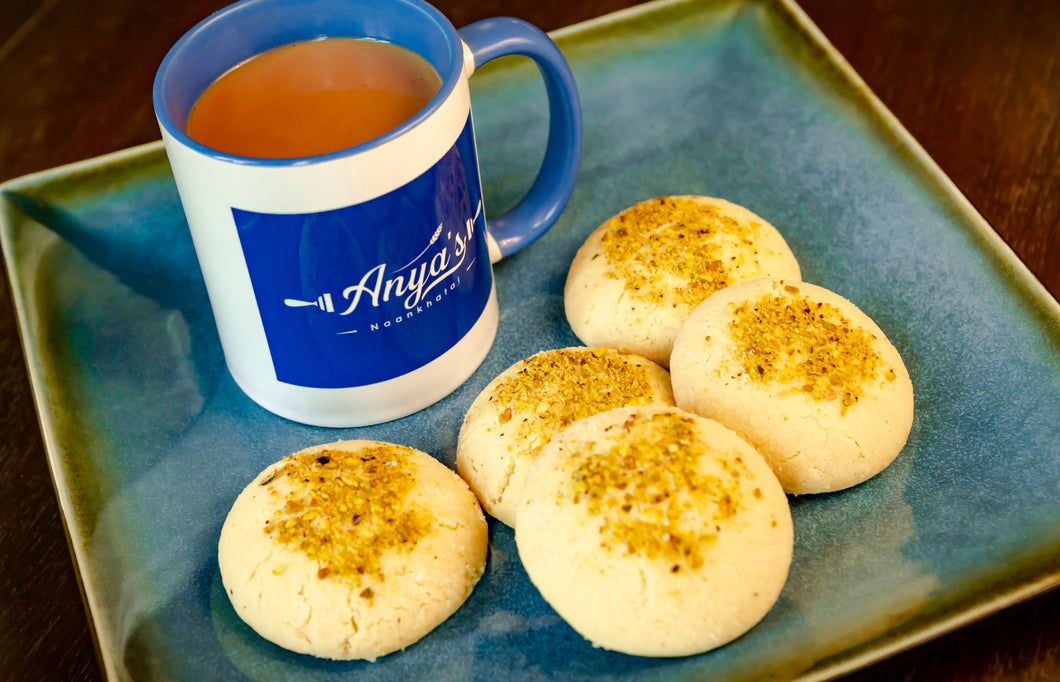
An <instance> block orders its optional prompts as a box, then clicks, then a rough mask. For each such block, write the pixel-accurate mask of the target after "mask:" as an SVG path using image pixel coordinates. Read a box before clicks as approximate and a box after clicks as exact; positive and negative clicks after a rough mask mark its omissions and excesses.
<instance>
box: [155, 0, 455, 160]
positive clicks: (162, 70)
mask: <svg viewBox="0 0 1060 682" xmlns="http://www.w3.org/2000/svg"><path fill="white" fill-rule="evenodd" d="M370 2H371V4H372V10H373V14H374V15H375V16H374V18H378V16H379V15H380V14H381V13H382V12H392V13H395V14H396V13H398V12H404V13H406V14H409V16H412V14H410V12H412V13H419V14H420V15H421V16H422V17H423V20H424V22H425V23H431V24H433V25H434V26H435V28H437V29H439V30H440V35H441V38H442V40H443V41H444V43H445V46H446V49H447V56H448V57H449V63H448V65H447V68H445V69H444V73H443V69H442V68H440V67H439V64H437V63H436V62H435V61H434V60H432V59H430V58H429V57H428V56H427V55H424V54H423V50H421V49H417V46H416V45H409V44H405V42H396V41H395V42H396V44H399V45H401V46H402V47H406V48H408V49H411V50H413V51H415V52H417V53H418V54H420V55H421V56H423V57H425V58H426V59H428V61H429V62H431V64H432V66H434V68H435V69H436V70H437V71H438V72H439V76H441V79H442V86H441V88H440V89H439V91H438V93H436V94H435V96H434V97H433V98H432V99H431V100H430V102H428V103H427V105H426V106H424V108H423V109H421V110H420V111H419V112H418V113H417V114H416V115H415V116H413V117H412V118H410V119H409V120H407V121H405V122H404V123H402V124H401V125H399V126H397V127H395V128H392V129H391V130H389V131H387V132H386V133H384V134H383V135H380V136H379V137H376V138H373V139H371V140H368V141H366V142H363V143H361V144H358V145H354V146H352V147H346V148H344V149H340V150H338V151H334V152H328V153H326V154H317V155H313V156H302V157H293V158H261V157H251V156H240V155H237V154H230V153H228V152H222V151H220V150H217V149H214V148H212V147H208V146H206V145H204V144H202V143H200V142H197V141H196V140H194V139H192V138H191V137H190V136H189V135H188V134H187V132H185V130H184V126H182V125H180V124H178V123H177V121H176V120H174V118H173V116H172V114H171V111H172V108H173V107H175V106H176V104H175V103H173V102H172V101H171V100H172V97H171V93H170V92H169V90H168V89H167V88H168V86H169V85H170V82H169V79H170V78H173V77H174V75H173V72H172V69H173V68H174V67H173V64H174V62H176V61H178V60H179V59H180V58H181V57H183V56H185V52H186V51H187V50H193V49H195V48H196V46H199V45H201V44H202V43H203V41H207V42H208V41H209V40H210V37H211V36H216V35H217V34H218V33H220V32H222V31H223V30H224V29H225V28H226V27H230V26H231V23H232V22H233V21H234V19H233V15H236V14H238V13H240V12H248V11H253V10H254V9H258V8H259V6H260V8H261V9H263V10H267V8H277V7H291V6H298V7H299V8H300V9H301V10H302V11H307V10H306V7H305V5H306V4H307V3H305V2H304V0H301V1H299V0H240V2H236V3H234V4H232V5H229V6H227V7H224V8H222V9H220V10H218V11H217V12H215V13H213V14H211V15H210V16H209V17H206V18H205V19H203V20H202V21H200V22H199V23H197V24H196V25H195V26H193V27H192V28H191V29H190V30H188V31H187V32H186V33H185V34H184V35H183V36H181V37H180V39H179V40H177V42H176V43H174V45H173V47H171V48H170V49H169V51H168V52H167V53H166V56H165V57H164V58H163V59H162V62H161V64H160V65H159V67H158V71H157V73H156V75H155V80H154V85H153V88H152V100H153V105H154V110H155V116H156V117H157V119H158V122H159V125H160V126H161V127H162V128H163V129H164V130H165V132H166V133H168V134H169V135H170V136H171V137H172V138H174V139H175V140H176V141H178V142H179V143H180V144H182V145H184V146H185V147H188V148H189V149H192V150H194V151H196V152H198V153H199V154H202V155H204V156H207V157H210V158H213V159H216V160H219V161H225V162H229V163H234V164H239V165H246V166H263V167H285V166H299V165H309V164H315V163H321V162H324V161H331V160H335V159H340V158H345V157H350V156H355V155H357V154H361V153H363V152H365V151H368V150H370V149H374V148H377V147H381V146H383V145H385V144H387V143H388V142H390V141H392V140H394V139H396V138H398V137H400V136H402V135H404V134H405V133H406V132H408V131H409V130H411V129H412V128H415V127H416V126H418V125H419V124H420V123H422V122H423V121H424V120H426V119H427V118H429V117H430V116H431V115H433V114H434V112H436V111H437V110H438V109H439V108H440V107H441V106H442V104H443V103H444V102H445V101H446V100H448V99H449V97H450V96H451V95H452V93H453V91H454V90H455V89H456V87H457V84H458V83H459V81H460V78H461V76H462V74H463V69H464V55H463V42H462V40H461V39H460V36H459V34H458V33H457V31H456V29H455V28H454V27H453V25H452V23H450V21H449V20H448V19H447V18H446V17H445V15H444V14H442V13H441V12H440V11H439V10H438V9H436V8H435V7H433V6H432V5H430V4H428V3H426V2H421V1H420V0H386V2H385V3H383V2H380V1H379V0H370ZM340 3H341V4H344V5H345V4H350V3H349V1H348V0H339V1H338V2H335V0H321V2H320V3H318V4H329V5H338V4H340ZM366 4H367V3H366ZM380 8H382V10H380ZM377 32H378V31H377ZM325 37H357V38H370V39H381V36H378V35H364V34H363V33H361V34H360V35H354V34H352V33H351V32H349V31H337V32H334V33H320V32H315V33H313V32H307V33H306V34H305V36H304V37H301V38H297V39H296V40H311V39H315V38H325ZM290 42H294V41H291V40H280V41H277V42H275V44H273V45H270V46H269V47H266V48H264V49H262V50H259V51H257V52H254V53H252V54H249V55H247V56H246V57H245V58H244V59H248V58H250V57H252V56H254V55H255V54H260V53H261V52H263V51H264V50H265V49H270V47H279V46H280V45H284V44H289V43H290ZM238 63H239V61H236V62H235V63H232V64H226V65H225V66H224V67H223V68H221V69H220V71H219V72H218V73H217V76H219V75H220V74H221V73H224V72H225V71H227V70H228V69H230V68H232V67H234V66H236V64H238ZM215 77H216V76H215ZM210 82H212V79H211V80H210ZM208 84H209V83H207V85H208ZM201 94H202V89H200V90H199V92H198V93H197V94H196V95H195V98H194V99H197V98H198V96H199V95H201ZM189 111H190V108H189ZM186 115H187V114H186V113H185V116H186Z"/></svg>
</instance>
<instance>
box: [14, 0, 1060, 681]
mask: <svg viewBox="0 0 1060 682" xmlns="http://www.w3.org/2000/svg"><path fill="white" fill-rule="evenodd" d="M222 4H225V3H224V1H223V0H184V1H183V2H176V3H172V2H167V3H163V2H157V1H154V2H152V1H151V0H147V1H145V0H97V1H96V2H93V3H87V2H77V1H76V0H5V3H4V5H5V11H4V12H2V13H0V181H2V180H7V179H9V178H12V177H16V176H19V175H22V174H25V173H28V172H31V171H37V170H42V169H46V168H50V167H53V166H57V165H60V164H64V163H68V162H72V161H77V160H81V159H85V158H90V157H94V156H97V155H100V154H104V153H107V152H111V151H115V150H118V149H122V148H125V147H129V146H132V145H136V144H139V143H143V142H149V141H152V140H156V139H158V138H159V132H158V129H157V127H156V124H155V119H154V114H153V112H152V108H151V98H150V90H151V83H152V80H153V78H154V74H155V70H156V68H157V65H158V63H159V61H160V60H161V58H162V56H163V55H164V54H165V52H166V50H167V49H168V48H169V47H170V45H172V43H173V42H174V41H176V39H177V38H178V37H179V36H180V35H181V34H182V33H183V32H184V31H185V30H187V29H188V28H189V27H191V26H192V25H193V24H194V23H195V22H197V21H198V20H199V19H201V18H203V17H205V16H206V15H207V14H208V13H209V12H211V11H213V10H214V9H217V8H219V7H220V6H222ZM628 4H633V2H631V1H630V0H586V1H585V2H580V3H579V2H575V1H573V0H547V1H541V0H513V1H512V2H504V1H503V0H463V1H462V2H461V1H460V0H446V1H445V2H438V5H439V7H440V9H442V10H443V12H445V13H446V15H447V16H449V18H450V19H451V20H452V21H453V23H454V24H455V25H456V26H458V27H459V26H462V25H464V24H467V23H469V22H471V21H474V20H477V19H480V18H483V17H486V16H491V15H497V14H511V15H515V16H519V17H522V18H524V19H527V20H529V21H531V22H533V23H535V24H537V25H538V26H540V27H541V28H543V29H545V30H551V29H555V28H559V27H561V26H565V25H568V24H571V23H574V22H577V21H581V20H584V19H588V18H591V17H593V16H597V15H601V14H605V13H607V12H610V11H612V10H615V9H619V8H620V7H622V6H625V5H628ZM802 6H803V7H804V9H805V10H806V11H807V13H808V14H809V15H810V17H811V18H812V19H813V20H814V21H815V22H816V23H817V24H818V26H819V27H820V28H821V29H822V30H823V32H824V33H825V35H826V36H828V38H829V39H830V40H831V41H832V42H833V44H834V45H835V46H836V47H837V48H838V49H839V51H840V52H841V53H842V54H843V55H845V56H846V58H847V59H848V60H849V61H850V63H851V64H852V65H853V67H854V69H855V70H856V71H857V72H858V73H859V74H860V75H861V76H862V77H863V78H864V79H865V81H866V82H867V83H868V85H869V86H870V87H871V88H872V89H873V90H874V91H875V92H876V93H877V94H878V95H879V97H880V98H881V99H882V100H883V102H884V103H885V104H886V105H887V106H888V107H889V108H890V109H891V110H892V111H893V112H894V114H895V115H896V116H897V118H898V119H899V120H900V121H901V122H902V123H903V124H904V125H905V126H906V127H907V128H908V129H909V131H910V132H911V133H912V135H913V136H914V137H915V138H916V139H917V140H919V141H920V142H921V144H922V145H923V146H924V147H925V148H926V149H927V152H928V153H929V154H930V155H931V156H932V157H933V158H934V159H935V160H936V161H937V162H938V164H939V165H940V166H941V167H942V169H943V171H944V172H946V173H947V174H948V175H949V177H950V178H951V179H952V180H953V181H954V182H955V183H956V185H957V187H958V188H960V190H961V191H962V192H964V194H965V195H966V196H967V197H968V198H969V199H970V200H971V203H972V204H973V205H974V206H975V207H976V208H977V209H978V210H979V211H980V212H981V213H982V214H983V216H984V217H985V218H986V220H987V221H988V222H989V223H990V224H991V225H993V226H994V227H995V228H996V230H997V231H998V232H999V233H1000V234H1001V236H1002V237H1003V238H1004V239H1005V241H1006V242H1007V243H1008V244H1009V245H1010V246H1011V247H1012V248H1013V249H1014V250H1015V251H1016V252H1017V253H1018V254H1019V256H1020V257H1021V258H1022V259H1023V260H1024V262H1026V264H1027V265H1028V266H1029V267H1030V269H1031V270H1032V271H1033V272H1034V273H1035V274H1036V275H1037V276H1038V278H1039V279H1040V280H1041V281H1042V282H1043V283H1044V284H1045V286H1046V287H1047V288H1048V289H1049V290H1050V292H1052V294H1053V295H1054V296H1055V295H1058V294H1060V267H1058V266H1060V37H1058V36H1060V3H1058V2H1056V1H1055V0H804V2H803V3H802ZM5 282H6V280H5ZM0 405H3V407H4V409H3V411H2V413H0V470H2V471H3V472H4V475H3V477H2V478H0V500H2V504H3V505H4V507H3V513H0V585H2V588H0V678H3V679H8V680H53V679H54V680H91V679H98V678H99V677H100V671H99V668H98V666H97V661H96V655H95V652H94V648H93V644H92V638H91V635H90V633H89V629H88V621H87V618H86V615H85V611H84V608H83V607H82V603H81V599H80V594H79V590H78V584H77V578H76V575H75V572H74V568H73V564H72V562H71V559H70V554H69V552H68V549H67V545H66V539H65V537H64V535H63V530H62V521H61V519H60V514H59V509H58V506H57V504H56V501H55V496H54V492H53V489H52V484H51V480H50V478H49V475H48V471H47V467H46V463H45V453H44V448H43V445H42V442H41V436H40V432H39V429H38V423H37V417H36V414H35V412H34V407H33V402H32V399H31V396H30V390H29V383H28V380H27V377H26V372H25V366H24V361H23V356H22V350H21V346H20V342H19V338H18V333H17V329H16V323H15V319H14V316H13V313H12V310H11V304H10V297H9V296H7V295H2V296H0ZM849 679H851V680H862V681H865V680H873V681H884V680H887V681H890V680H932V681H945V680H988V679H989V680H1023V681H1026V682H1031V681H1032V680H1033V681H1039V682H1045V681H1046V680H1060V590H1058V591H1053V592H1052V593H1049V594H1046V595H1043V596H1039V597H1037V598H1035V599H1033V600H1030V601H1029V602H1027V603H1024V604H1021V605H1017V606H1015V607H1012V608H1010V609H1008V610H1006V611H1004V612H1002V613H999V614H996V615H993V616H990V617H988V618H986V619H985V620H983V621H980V622H979V623H977V624H973V625H971V626H968V627H965V628H964V629H962V630H959V631H958V632H956V633H952V634H950V635H947V636H944V637H942V638H940V639H938V640H935V641H934V642H931V643H928V644H925V645H922V646H920V647H917V648H915V649H914V650H912V651H910V652H907V653H905V654H901V655H899V656H897V657H895V658H893V659H890V660H888V661H884V662H882V663H879V664H877V665H875V666H873V667H871V668H868V669H866V670H862V671H859V672H857V673H855V674H853V675H851V676H850V677H849Z"/></svg>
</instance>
